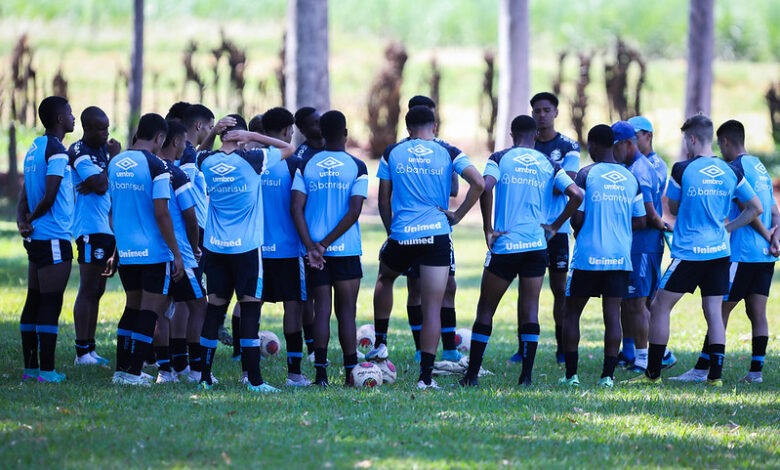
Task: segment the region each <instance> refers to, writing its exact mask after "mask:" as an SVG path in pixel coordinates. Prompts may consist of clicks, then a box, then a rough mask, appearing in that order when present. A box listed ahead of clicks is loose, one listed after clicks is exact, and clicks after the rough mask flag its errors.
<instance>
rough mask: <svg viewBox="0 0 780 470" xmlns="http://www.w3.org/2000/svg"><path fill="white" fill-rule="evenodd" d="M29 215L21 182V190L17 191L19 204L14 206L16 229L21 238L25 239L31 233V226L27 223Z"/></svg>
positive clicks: (25, 190)
mask: <svg viewBox="0 0 780 470" xmlns="http://www.w3.org/2000/svg"><path fill="white" fill-rule="evenodd" d="M29 215H30V209H29V207H27V189H26V188H25V186H24V182H22V188H21V189H20V190H19V203H18V204H17V205H16V228H17V229H19V234H20V235H21V236H22V237H23V238H27V237H29V236H30V234H31V233H32V231H33V228H32V225H30V222H28V221H27V216H29Z"/></svg>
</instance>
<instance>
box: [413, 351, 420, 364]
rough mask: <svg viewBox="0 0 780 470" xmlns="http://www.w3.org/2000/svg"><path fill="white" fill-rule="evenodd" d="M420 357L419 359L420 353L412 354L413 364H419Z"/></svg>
mask: <svg viewBox="0 0 780 470" xmlns="http://www.w3.org/2000/svg"><path fill="white" fill-rule="evenodd" d="M420 357H421V355H420V351H415V352H414V362H420Z"/></svg>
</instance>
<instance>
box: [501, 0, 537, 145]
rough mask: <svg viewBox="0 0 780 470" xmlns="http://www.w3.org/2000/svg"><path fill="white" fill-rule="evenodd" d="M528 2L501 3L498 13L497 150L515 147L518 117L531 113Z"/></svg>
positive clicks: (524, 0) (518, 0) (523, 0)
mask: <svg viewBox="0 0 780 470" xmlns="http://www.w3.org/2000/svg"><path fill="white" fill-rule="evenodd" d="M528 14H529V13H528V0H501V6H500V8H499V12H498V67H499V69H498V126H497V128H496V134H495V137H496V150H500V149H502V148H506V147H508V146H509V145H511V139H510V137H509V129H510V126H511V124H512V119H514V118H515V116H517V115H518V114H529V104H528V100H529V98H530V97H529V89H530V86H531V76H530V67H529V63H530V61H529V56H530V48H529V41H530V39H529V37H530V33H529V18H528Z"/></svg>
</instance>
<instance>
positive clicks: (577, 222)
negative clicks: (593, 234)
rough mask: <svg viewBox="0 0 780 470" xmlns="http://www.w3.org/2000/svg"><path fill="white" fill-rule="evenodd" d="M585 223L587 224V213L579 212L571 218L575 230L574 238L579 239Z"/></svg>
mask: <svg viewBox="0 0 780 470" xmlns="http://www.w3.org/2000/svg"><path fill="white" fill-rule="evenodd" d="M583 223H585V212H583V211H579V210H578V211H577V212H575V213H574V215H572V216H571V228H572V230H574V238H577V234H578V233H580V229H581V228H582V224H583Z"/></svg>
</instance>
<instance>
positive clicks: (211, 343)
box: [200, 337, 219, 349]
mask: <svg viewBox="0 0 780 470" xmlns="http://www.w3.org/2000/svg"><path fill="white" fill-rule="evenodd" d="M217 344H219V340H216V339H206V338H203V337H201V338H200V345H201V346H203V347H204V348H210V349H217Z"/></svg>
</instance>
